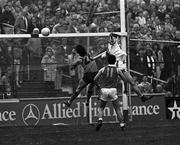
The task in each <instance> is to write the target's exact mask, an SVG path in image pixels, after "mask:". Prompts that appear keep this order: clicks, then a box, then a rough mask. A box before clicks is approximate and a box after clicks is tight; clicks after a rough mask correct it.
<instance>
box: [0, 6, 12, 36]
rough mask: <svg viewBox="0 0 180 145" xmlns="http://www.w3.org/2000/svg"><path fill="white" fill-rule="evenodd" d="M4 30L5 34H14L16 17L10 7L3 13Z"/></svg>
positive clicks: (6, 7) (5, 7)
mask: <svg viewBox="0 0 180 145" xmlns="http://www.w3.org/2000/svg"><path fill="white" fill-rule="evenodd" d="M2 23H3V30H4V33H5V34H12V33H13V29H12V28H13V26H14V23H15V17H14V15H13V13H12V11H11V9H10V6H9V5H7V4H6V5H5V6H4V12H3V13H2Z"/></svg>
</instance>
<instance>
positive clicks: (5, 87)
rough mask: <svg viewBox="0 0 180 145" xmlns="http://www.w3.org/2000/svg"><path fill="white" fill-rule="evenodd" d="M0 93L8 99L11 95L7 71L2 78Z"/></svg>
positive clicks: (0, 80)
mask: <svg viewBox="0 0 180 145" xmlns="http://www.w3.org/2000/svg"><path fill="white" fill-rule="evenodd" d="M0 95H1V96H2V98H3V99H7V98H9V97H10V95H11V85H10V80H9V77H8V73H7V72H3V73H2V75H1V78H0Z"/></svg>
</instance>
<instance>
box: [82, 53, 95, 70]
mask: <svg viewBox="0 0 180 145" xmlns="http://www.w3.org/2000/svg"><path fill="white" fill-rule="evenodd" d="M79 61H80V63H81V65H82V67H83V68H84V73H90V72H98V68H97V64H96V62H95V60H93V59H91V58H90V57H89V56H88V55H86V56H84V57H79Z"/></svg>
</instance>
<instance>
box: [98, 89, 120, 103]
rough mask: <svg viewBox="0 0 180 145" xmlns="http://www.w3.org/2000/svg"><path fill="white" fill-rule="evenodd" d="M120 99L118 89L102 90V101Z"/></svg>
mask: <svg viewBox="0 0 180 145" xmlns="http://www.w3.org/2000/svg"><path fill="white" fill-rule="evenodd" d="M117 99H118V96H117V89H116V88H101V97H100V100H102V101H106V102H107V101H115V100H117Z"/></svg>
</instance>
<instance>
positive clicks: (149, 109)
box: [132, 105, 160, 116]
mask: <svg viewBox="0 0 180 145" xmlns="http://www.w3.org/2000/svg"><path fill="white" fill-rule="evenodd" d="M159 110H160V107H159V106H158V105H148V106H145V105H143V106H133V107H132V115H135V116H136V115H157V114H159V113H160V112H159Z"/></svg>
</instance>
